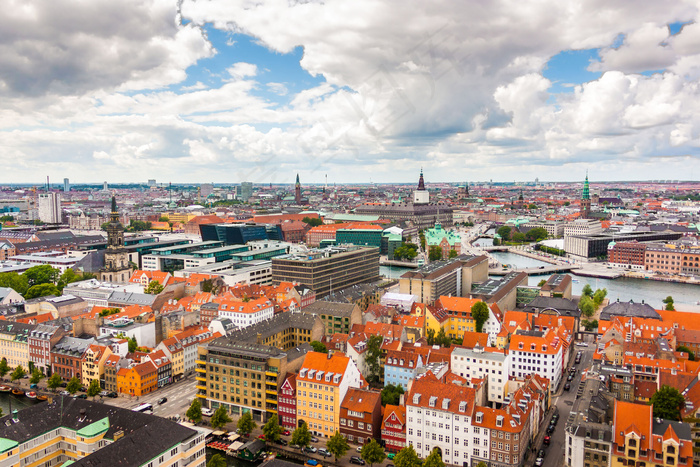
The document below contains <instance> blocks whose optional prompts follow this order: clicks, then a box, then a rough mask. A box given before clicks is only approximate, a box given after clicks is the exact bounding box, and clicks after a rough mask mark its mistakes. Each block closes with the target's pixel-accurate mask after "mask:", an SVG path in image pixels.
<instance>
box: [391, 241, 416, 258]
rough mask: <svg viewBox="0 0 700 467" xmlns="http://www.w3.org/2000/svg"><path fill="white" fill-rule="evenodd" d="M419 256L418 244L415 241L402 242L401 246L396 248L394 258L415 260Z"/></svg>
mask: <svg viewBox="0 0 700 467" xmlns="http://www.w3.org/2000/svg"><path fill="white" fill-rule="evenodd" d="M416 256H418V245H416V244H414V243H402V244H401V246H400V247H398V248H396V249H395V250H394V259H396V260H399V261H400V260H402V259H407V260H413V259H415V257H416Z"/></svg>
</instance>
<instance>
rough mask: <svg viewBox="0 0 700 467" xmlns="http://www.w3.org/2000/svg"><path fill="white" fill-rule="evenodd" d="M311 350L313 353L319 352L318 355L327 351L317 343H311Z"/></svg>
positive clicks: (321, 344)
mask: <svg viewBox="0 0 700 467" xmlns="http://www.w3.org/2000/svg"><path fill="white" fill-rule="evenodd" d="M310 344H311V348H313V349H314V352H319V353H328V349H327V348H326V346H325V345H323V343H321V342H319V341H311V343H310Z"/></svg>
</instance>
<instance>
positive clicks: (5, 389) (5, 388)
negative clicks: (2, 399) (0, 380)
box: [0, 386, 12, 392]
mask: <svg viewBox="0 0 700 467" xmlns="http://www.w3.org/2000/svg"><path fill="white" fill-rule="evenodd" d="M10 391H12V388H11V387H10V386H0V392H10Z"/></svg>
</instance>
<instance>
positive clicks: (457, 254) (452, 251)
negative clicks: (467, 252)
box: [447, 250, 459, 259]
mask: <svg viewBox="0 0 700 467" xmlns="http://www.w3.org/2000/svg"><path fill="white" fill-rule="evenodd" d="M457 256H459V253H457V250H450V254H449V255H447V257H448V258H450V259H453V258H456V257H457Z"/></svg>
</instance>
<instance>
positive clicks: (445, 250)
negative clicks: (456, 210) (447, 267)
mask: <svg viewBox="0 0 700 467" xmlns="http://www.w3.org/2000/svg"><path fill="white" fill-rule="evenodd" d="M424 232H425V246H426V248H427V249H428V250H430V247H433V246H436V247H438V248H440V251H442V259H447V258H449V257H450V252H451V251H454V252H455V253H456V254H457V255H459V254H460V252H461V251H462V239H461V237H460V236H459V234H458V233H456V232H453V231H451V230H445V229H443V228H442V224H440V223H439V222H437V223H435V227H433V228H431V229H427V230H425V231H424Z"/></svg>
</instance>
